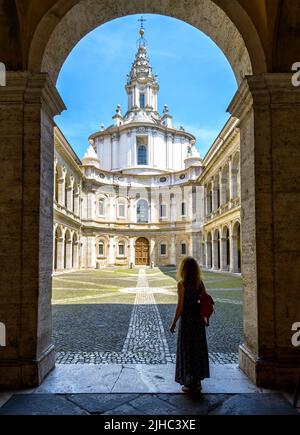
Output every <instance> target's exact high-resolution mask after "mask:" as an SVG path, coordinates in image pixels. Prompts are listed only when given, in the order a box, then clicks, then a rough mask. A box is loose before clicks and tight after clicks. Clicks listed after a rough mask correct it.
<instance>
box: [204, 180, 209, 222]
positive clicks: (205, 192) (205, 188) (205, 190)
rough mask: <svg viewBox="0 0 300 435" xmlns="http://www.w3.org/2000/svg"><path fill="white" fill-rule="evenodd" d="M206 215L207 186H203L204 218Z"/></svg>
mask: <svg viewBox="0 0 300 435" xmlns="http://www.w3.org/2000/svg"><path fill="white" fill-rule="evenodd" d="M207 215H208V209H207V186H204V218H206V216H207Z"/></svg>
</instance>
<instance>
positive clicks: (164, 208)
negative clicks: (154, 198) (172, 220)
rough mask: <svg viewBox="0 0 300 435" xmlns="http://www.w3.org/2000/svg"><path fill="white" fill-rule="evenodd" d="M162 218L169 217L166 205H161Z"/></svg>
mask: <svg viewBox="0 0 300 435" xmlns="http://www.w3.org/2000/svg"><path fill="white" fill-rule="evenodd" d="M160 217H161V218H166V217H167V206H166V204H161V205H160Z"/></svg>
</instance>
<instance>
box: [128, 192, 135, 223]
mask: <svg viewBox="0 0 300 435" xmlns="http://www.w3.org/2000/svg"><path fill="white" fill-rule="evenodd" d="M129 216H130V222H131V223H135V222H136V207H135V198H130V211H129Z"/></svg>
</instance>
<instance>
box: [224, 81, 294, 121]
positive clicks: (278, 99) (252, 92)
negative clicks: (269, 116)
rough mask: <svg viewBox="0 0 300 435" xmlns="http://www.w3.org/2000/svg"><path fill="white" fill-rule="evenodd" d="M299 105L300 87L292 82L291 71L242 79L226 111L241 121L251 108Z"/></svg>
mask: <svg viewBox="0 0 300 435" xmlns="http://www.w3.org/2000/svg"><path fill="white" fill-rule="evenodd" d="M299 106H300V87H295V86H293V84H292V73H278V74H275V73H273V74H261V75H256V76H249V77H246V78H245V79H244V81H243V82H242V84H241V86H240V87H239V89H238V91H237V92H236V94H235V96H234V98H233V100H232V101H231V103H230V105H229V107H228V109H227V110H228V112H229V113H230V114H231V115H233V116H236V117H237V118H239V119H240V121H241V122H242V121H243V119H244V118H245V117H246V116H247V114H248V113H249V111H250V110H251V108H252V107H253V108H254V110H256V111H261V110H270V109H284V108H291V107H293V108H295V107H299Z"/></svg>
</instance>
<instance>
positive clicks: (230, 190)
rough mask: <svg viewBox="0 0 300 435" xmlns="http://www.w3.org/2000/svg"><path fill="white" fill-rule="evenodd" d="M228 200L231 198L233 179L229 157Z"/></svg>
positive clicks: (232, 195)
mask: <svg viewBox="0 0 300 435" xmlns="http://www.w3.org/2000/svg"><path fill="white" fill-rule="evenodd" d="M228 165H229V202H230V201H232V200H233V197H234V194H233V193H234V192H233V179H232V159H231V158H230V159H229V163H228Z"/></svg>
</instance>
